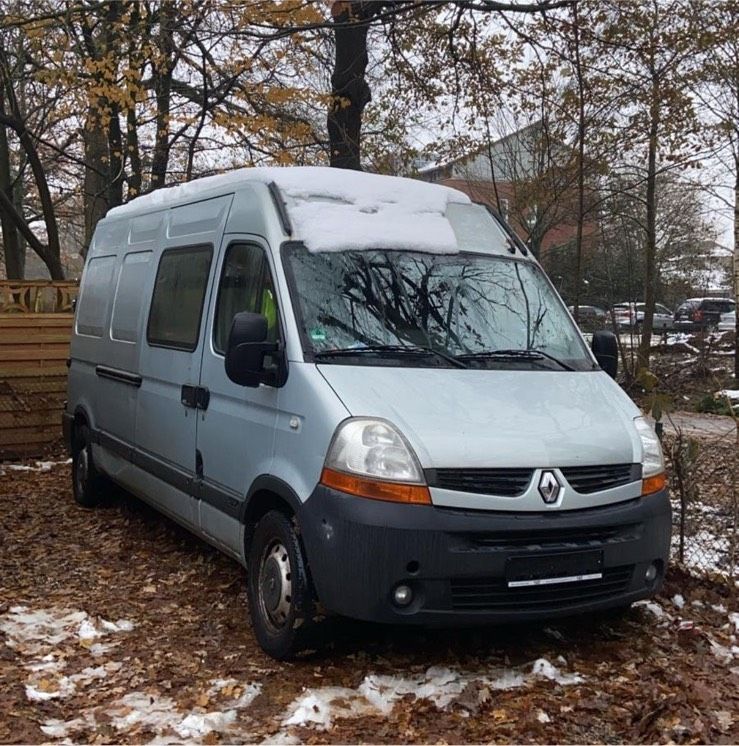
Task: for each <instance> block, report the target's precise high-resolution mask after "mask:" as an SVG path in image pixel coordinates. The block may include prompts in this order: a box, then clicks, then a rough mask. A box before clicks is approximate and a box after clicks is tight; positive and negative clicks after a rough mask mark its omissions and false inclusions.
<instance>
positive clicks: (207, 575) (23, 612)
mask: <svg viewBox="0 0 739 746" xmlns="http://www.w3.org/2000/svg"><path fill="white" fill-rule="evenodd" d="M0 505H2V511H1V512H0V692H2V695H1V696H0V742H3V743H18V742H28V743H36V742H41V741H49V742H56V741H59V740H61V739H65V738H67V739H70V740H71V741H74V742H98V743H99V742H113V743H142V742H152V741H153V742H155V743H176V742H203V743H218V742H231V743H233V742H237V743H238V742H261V741H263V740H267V741H270V742H275V741H279V742H281V743H298V742H303V743H347V742H357V741H361V742H371V743H406V742H430V743H462V742H491V741H492V742H501V743H506V742H536V743H552V742H572V743H594V742H604V743H618V742H631V743H637V742H670V741H672V742H678V743H694V742H715V743H736V742H738V741H739V647H737V645H739V643H738V642H737V637H739V614H738V613H737V612H739V591H738V590H737V588H736V587H735V586H732V585H729V584H726V583H724V584H712V583H709V582H707V581H699V580H696V579H695V578H692V577H689V576H687V575H684V574H682V573H680V572H679V571H672V572H671V573H670V575H669V577H668V581H667V584H666V587H665V589H664V591H663V592H662V593H661V595H660V596H659V598H658V599H656V603H648V604H642V605H641V606H637V607H634V608H632V609H631V610H630V611H629V612H628V613H627V614H626V615H625V616H623V617H620V618H603V619H602V618H588V619H582V618H580V619H575V620H572V621H568V622H566V623H556V624H548V625H547V624H541V625H530V626H520V625H519V626H516V627H514V628H493V629H491V628H486V629H483V630H477V631H472V632H471V631H469V630H462V631H460V630H449V631H428V630H417V629H398V628H388V627H381V626H374V625H366V624H359V623H353V622H349V621H343V620H334V621H331V622H330V623H328V624H327V625H326V626H325V628H324V629H323V630H322V638H321V639H322V640H323V642H324V644H323V649H322V650H321V651H320V652H319V653H315V654H312V655H308V656H307V657H305V658H304V659H302V660H300V661H299V662H294V663H276V662H275V661H273V660H271V659H269V658H268V657H266V656H265V655H264V654H263V653H262V652H261V651H260V649H259V648H258V646H257V644H256V642H255V639H254V636H253V634H252V632H251V629H250V627H249V623H248V621H247V611H246V599H245V594H244V571H243V570H242V569H241V568H240V567H239V566H238V565H237V564H236V563H235V562H233V561H231V560H229V559H227V558H226V557H224V556H222V555H220V554H219V553H217V552H216V551H215V550H213V549H211V548H210V547H208V546H207V545H205V544H203V543H201V542H199V541H198V540H196V539H194V538H193V537H191V536H190V535H189V534H188V533H187V532H186V531H184V530H183V529H180V528H179V527H178V526H176V525H175V524H173V523H171V522H169V521H168V520H166V519H165V518H163V517H161V516H160V515H159V514H157V513H155V512H154V511H153V510H151V509H150V508H148V507H147V506H145V505H144V504H143V503H141V502H139V501H137V500H135V499H134V498H131V497H126V496H122V495H119V496H117V497H115V498H112V499H111V500H110V504H109V505H106V506H104V507H102V508H100V509H97V510H94V511H86V510H83V509H81V508H79V507H77V506H76V505H75V504H74V502H73V500H72V497H71V493H70V489H69V466H68V465H66V464H56V465H53V466H52V465H45V466H44V465H42V466H41V467H38V469H37V470H36V471H15V470H13V471H7V470H6V471H5V473H3V471H2V466H0ZM42 728H43V730H42Z"/></svg>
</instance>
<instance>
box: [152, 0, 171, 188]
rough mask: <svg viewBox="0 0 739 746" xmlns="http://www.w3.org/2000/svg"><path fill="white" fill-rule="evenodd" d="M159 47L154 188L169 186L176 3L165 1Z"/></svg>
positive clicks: (161, 18) (155, 81)
mask: <svg viewBox="0 0 739 746" xmlns="http://www.w3.org/2000/svg"><path fill="white" fill-rule="evenodd" d="M159 49H160V51H161V54H162V62H161V64H160V65H158V66H155V68H154V93H155V96H156V101H157V114H156V136H155V139H154V153H153V155H152V158H151V188H152V190H154V189H159V188H160V187H163V186H164V185H165V183H166V181H167V166H168V164H169V148H170V142H169V113H170V112H169V109H170V103H171V98H172V58H173V56H174V5H173V4H172V2H163V3H162V7H161V9H160V19H159Z"/></svg>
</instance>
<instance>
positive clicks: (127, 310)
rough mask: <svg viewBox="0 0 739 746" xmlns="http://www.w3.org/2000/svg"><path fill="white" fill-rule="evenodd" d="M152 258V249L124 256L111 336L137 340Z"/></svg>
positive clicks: (120, 339) (123, 340)
mask: <svg viewBox="0 0 739 746" xmlns="http://www.w3.org/2000/svg"><path fill="white" fill-rule="evenodd" d="M150 259H151V251H138V252H135V253H132V254H126V256H125V257H123V263H122V265H121V273H120V275H118V288H117V289H116V292H115V300H114V301H113V318H112V319H111V322H110V336H111V337H112V338H113V339H115V340H118V341H120V342H135V341H136V338H137V332H138V329H139V319H140V318H141V316H140V314H141V307H142V300H143V296H142V293H143V289H144V287H145V285H146V278H147V276H148V274H149V261H150Z"/></svg>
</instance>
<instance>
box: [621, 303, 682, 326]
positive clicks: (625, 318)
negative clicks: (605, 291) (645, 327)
mask: <svg viewBox="0 0 739 746" xmlns="http://www.w3.org/2000/svg"><path fill="white" fill-rule="evenodd" d="M645 308H646V303H617V304H616V305H615V306H613V309H612V312H613V318H614V319H615V321H616V324H617V326H619V327H620V328H624V329H629V328H632V327H633V328H634V329H636V330H638V329H640V328H641V325H642V324H643V323H644V310H645ZM672 328H673V314H672V311H670V309H669V308H667V306H663V305H662V304H661V303H657V304H656V305H655V307H654V320H653V321H652V330H653V331H658V332H659V331H666V330H667V329H672Z"/></svg>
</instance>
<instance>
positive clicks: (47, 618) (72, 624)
mask: <svg viewBox="0 0 739 746" xmlns="http://www.w3.org/2000/svg"><path fill="white" fill-rule="evenodd" d="M132 629H133V623H132V622H130V621H128V620H127V619H120V620H119V621H117V622H109V621H107V620H105V619H99V618H93V617H90V616H88V614H87V613H86V612H84V611H76V610H70V609H60V608H56V607H52V608H49V609H37V610H35V611H32V610H31V609H28V608H27V607H25V606H13V607H11V608H10V610H9V611H8V612H7V613H5V614H3V615H2V616H0V632H4V633H5V637H6V639H5V644H6V645H7V646H8V647H9V648H11V649H13V650H15V651H16V652H17V653H18V654H19V655H20V656H21V659H22V661H23V663H22V664H21V665H22V666H23V668H25V670H26V671H27V672H28V677H27V679H26V697H28V699H29V700H31V701H32V702H39V701H45V700H51V699H63V698H65V697H69V696H71V695H72V694H74V693H75V692H76V691H77V689H78V688H84V687H86V686H87V685H89V684H90V683H92V682H93V681H95V680H96V679H102V678H105V677H106V676H108V674H109V673H112V672H115V671H118V670H119V669H120V668H121V664H120V663H116V662H114V661H108V662H105V663H104V664H101V665H99V666H88V667H87V668H85V669H83V670H82V671H80V672H79V673H75V674H70V675H66V674H64V673H62V671H63V670H64V669H65V668H66V665H67V663H66V651H65V646H66V645H68V644H69V643H72V644H74V645H81V646H82V647H84V648H86V649H87V650H89V652H90V653H91V654H92V655H93V656H95V657H99V656H102V655H103V654H104V653H107V652H109V651H110V650H112V649H114V648H115V647H116V645H117V644H118V643H117V642H115V641H111V642H109V643H94V642H93V640H96V639H98V638H101V637H104V636H107V635H112V634H117V633H120V632H130V631H131V630H132Z"/></svg>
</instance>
